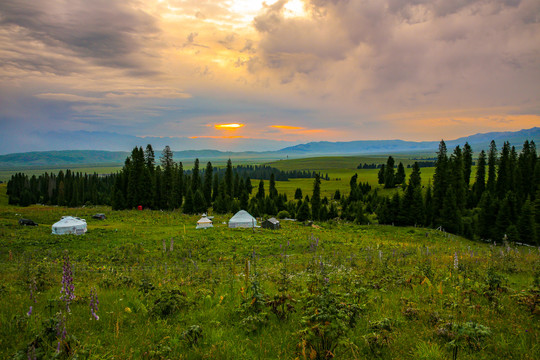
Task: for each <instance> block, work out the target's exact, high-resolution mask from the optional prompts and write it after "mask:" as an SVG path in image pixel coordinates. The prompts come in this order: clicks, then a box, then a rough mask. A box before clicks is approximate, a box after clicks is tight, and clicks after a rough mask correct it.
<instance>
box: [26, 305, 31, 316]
mask: <svg viewBox="0 0 540 360" xmlns="http://www.w3.org/2000/svg"><path fill="white" fill-rule="evenodd" d="M30 315H32V306H30V310H28V312H27V313H26V316H30Z"/></svg>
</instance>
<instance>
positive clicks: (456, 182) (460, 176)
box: [449, 146, 467, 212]
mask: <svg viewBox="0 0 540 360" xmlns="http://www.w3.org/2000/svg"><path fill="white" fill-rule="evenodd" d="M449 168H450V174H449V175H450V179H451V184H450V186H452V187H453V189H454V193H455V196H456V204H457V208H458V210H459V211H460V212H462V211H463V209H464V208H465V204H466V198H465V197H466V194H467V185H466V183H465V179H464V168H463V154H462V152H461V148H460V147H459V146H456V148H455V149H454V153H453V154H452V155H451V156H450V162H449Z"/></svg>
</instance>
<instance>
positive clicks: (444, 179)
mask: <svg viewBox="0 0 540 360" xmlns="http://www.w3.org/2000/svg"><path fill="white" fill-rule="evenodd" d="M449 183H450V181H449V166H448V156H447V154H446V144H445V143H444V141H442V140H441V142H440V144H439V151H438V152H437V162H436V163H435V174H434V175H433V221H434V225H435V226H439V225H440V224H441V223H442V222H443V219H441V212H442V208H443V204H444V199H445V197H446V195H447V193H448V187H449ZM454 196H455V193H454ZM437 224H439V225H437Z"/></svg>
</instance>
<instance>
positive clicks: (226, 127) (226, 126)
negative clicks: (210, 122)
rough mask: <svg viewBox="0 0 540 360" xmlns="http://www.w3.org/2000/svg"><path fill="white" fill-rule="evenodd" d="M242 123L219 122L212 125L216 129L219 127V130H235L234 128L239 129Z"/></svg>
mask: <svg viewBox="0 0 540 360" xmlns="http://www.w3.org/2000/svg"><path fill="white" fill-rule="evenodd" d="M243 126H244V124H219V125H214V127H215V128H216V129H219V130H236V129H239V128H241V127H243Z"/></svg>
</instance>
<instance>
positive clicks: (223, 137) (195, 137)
mask: <svg viewBox="0 0 540 360" xmlns="http://www.w3.org/2000/svg"><path fill="white" fill-rule="evenodd" d="M189 138H190V139H248V138H246V137H245V136H213V135H201V136H190V137H189Z"/></svg>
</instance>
